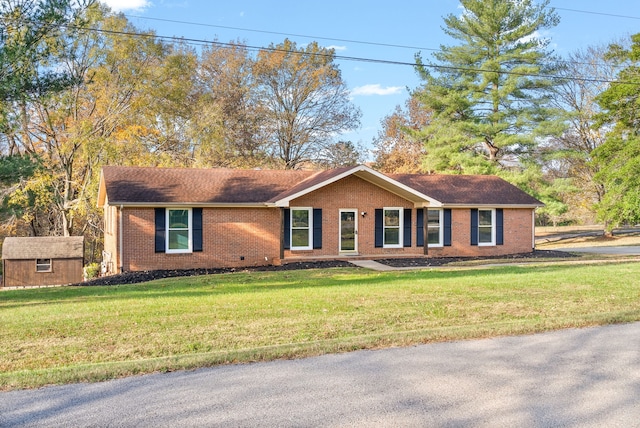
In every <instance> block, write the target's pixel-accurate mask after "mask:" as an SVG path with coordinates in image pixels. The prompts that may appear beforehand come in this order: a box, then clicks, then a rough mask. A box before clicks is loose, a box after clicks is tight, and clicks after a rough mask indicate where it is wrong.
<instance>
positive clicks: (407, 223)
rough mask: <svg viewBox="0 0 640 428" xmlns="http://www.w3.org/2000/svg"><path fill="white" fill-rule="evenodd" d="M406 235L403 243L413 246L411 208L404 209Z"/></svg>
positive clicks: (405, 245) (406, 245)
mask: <svg viewBox="0 0 640 428" xmlns="http://www.w3.org/2000/svg"><path fill="white" fill-rule="evenodd" d="M403 228H404V236H403V237H402V245H403V246H404V247H410V246H411V210H408V209H406V208H405V209H404V225H403Z"/></svg>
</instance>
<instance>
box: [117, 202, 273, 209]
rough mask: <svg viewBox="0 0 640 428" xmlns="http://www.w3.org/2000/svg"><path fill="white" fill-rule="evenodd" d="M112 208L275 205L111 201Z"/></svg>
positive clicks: (265, 205)
mask: <svg viewBox="0 0 640 428" xmlns="http://www.w3.org/2000/svg"><path fill="white" fill-rule="evenodd" d="M108 204H109V205H111V206H119V207H120V206H121V207H127V208H155V207H188V208H272V207H274V206H275V205H274V204H270V203H267V202H247V203H245V202H242V203H233V202H170V201H169V202H167V201H165V202H123V201H109V202H108Z"/></svg>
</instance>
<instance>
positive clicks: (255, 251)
mask: <svg viewBox="0 0 640 428" xmlns="http://www.w3.org/2000/svg"><path fill="white" fill-rule="evenodd" d="M98 205H99V206H100V207H103V209H104V221H105V227H104V230H105V235H104V245H105V251H104V254H105V267H106V271H107V272H109V273H116V272H122V271H138V270H154V269H190V268H215V267H242V266H256V265H268V264H280V263H287V262H290V261H299V260H305V259H306V260H310V259H322V258H346V257H363V258H384V257H401V256H413V257H424V256H427V257H445V256H495V255H506V254H514V253H526V252H531V251H532V250H533V248H534V211H535V209H536V208H537V207H539V206H542V203H541V202H540V201H538V200H536V199H535V198H533V197H531V196H529V195H528V194H526V193H525V192H523V191H521V190H519V189H518V188H517V187H515V186H513V185H511V184H509V183H507V182H506V181H504V180H502V179H500V178H498V177H493V176H463V175H420V174H398V175H385V174H382V173H380V172H377V171H375V170H373V169H371V168H368V167H366V166H355V167H347V168H338V169H332V170H327V171H321V172H317V171H289V170H281V171H267V170H231V169H179V168H175V169H174V168H141V167H117V166H109V167H104V168H103V170H102V173H101V178H100V188H99V195H98ZM425 242H426V243H427V245H425Z"/></svg>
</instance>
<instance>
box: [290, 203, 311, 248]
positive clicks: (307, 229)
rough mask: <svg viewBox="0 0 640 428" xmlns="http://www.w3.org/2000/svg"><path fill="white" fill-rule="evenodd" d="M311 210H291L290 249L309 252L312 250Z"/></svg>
mask: <svg viewBox="0 0 640 428" xmlns="http://www.w3.org/2000/svg"><path fill="white" fill-rule="evenodd" d="M312 212H313V210H312V208H291V211H290V213H291V214H290V215H291V249H292V250H311V249H312V248H313V245H312V243H313V235H312V232H313V215H312Z"/></svg>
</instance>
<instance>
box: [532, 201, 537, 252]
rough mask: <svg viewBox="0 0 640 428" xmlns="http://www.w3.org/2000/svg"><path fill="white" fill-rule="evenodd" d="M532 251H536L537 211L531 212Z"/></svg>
mask: <svg viewBox="0 0 640 428" xmlns="http://www.w3.org/2000/svg"><path fill="white" fill-rule="evenodd" d="M531 249H532V251H535V249H536V209H535V208H534V209H532V210H531Z"/></svg>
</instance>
